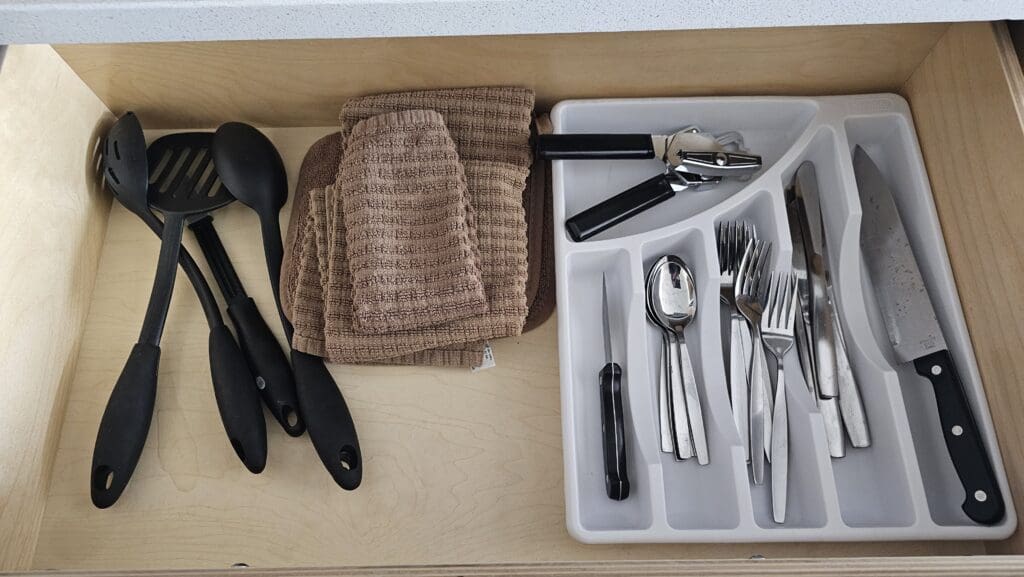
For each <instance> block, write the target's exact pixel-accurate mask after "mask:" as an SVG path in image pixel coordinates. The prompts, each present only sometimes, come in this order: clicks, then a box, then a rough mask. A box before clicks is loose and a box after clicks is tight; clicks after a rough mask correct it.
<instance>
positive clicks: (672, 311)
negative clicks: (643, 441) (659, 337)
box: [646, 255, 710, 465]
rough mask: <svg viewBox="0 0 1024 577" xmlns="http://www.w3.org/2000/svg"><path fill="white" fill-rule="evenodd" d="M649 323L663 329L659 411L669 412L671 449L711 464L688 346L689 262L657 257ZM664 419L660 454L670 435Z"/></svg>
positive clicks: (692, 309) (691, 310) (692, 295)
mask: <svg viewBox="0 0 1024 577" xmlns="http://www.w3.org/2000/svg"><path fill="white" fill-rule="evenodd" d="M646 288H647V312H648V319H649V320H651V321H652V322H653V323H654V324H655V325H656V326H658V327H659V328H661V329H662V332H663V335H664V340H663V344H664V347H663V351H664V352H667V353H668V354H667V355H665V356H667V357H668V358H669V359H670V360H669V363H668V367H667V368H668V369H669V378H668V379H667V380H668V384H669V386H668V390H667V394H665V392H664V390H663V389H662V390H659V403H660V406H659V413H661V414H664V411H665V409H664V407H667V409H668V416H669V419H668V423H669V425H670V427H671V429H672V435H671V438H672V440H673V443H674V444H673V451H674V453H675V455H676V457H677V458H678V459H680V460H683V459H688V458H691V457H693V456H696V457H697V462H698V463H700V464H701V465H707V464H708V463H709V462H710V454H709V451H708V440H707V431H706V429H705V426H704V411H703V408H702V407H701V400H700V393H699V391H698V385H697V378H696V375H695V373H694V370H693V362H692V360H691V358H690V352H689V348H688V347H687V346H686V333H685V329H686V327H687V326H688V325H689V324H690V323H691V322H692V321H693V319H694V318H695V317H696V315H697V288H696V285H695V284H694V280H693V275H692V273H691V272H690V269H689V268H688V267H687V265H686V263H685V262H683V260H682V259H681V258H679V257H678V256H675V255H666V256H663V257H661V258H659V259H658V260H657V261H656V262H655V263H654V266H652V267H651V271H650V272H649V274H648V275H647V287H646ZM664 425H665V420H664V419H662V422H661V426H662V431H661V438H662V450H665V449H666V448H667V447H666V444H665V440H666V437H667V435H666V434H665V430H664Z"/></svg>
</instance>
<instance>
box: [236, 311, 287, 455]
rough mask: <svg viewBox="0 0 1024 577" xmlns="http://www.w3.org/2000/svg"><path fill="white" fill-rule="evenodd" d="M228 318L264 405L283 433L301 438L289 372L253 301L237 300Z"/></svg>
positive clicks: (278, 345) (285, 358)
mask: <svg viewBox="0 0 1024 577" xmlns="http://www.w3.org/2000/svg"><path fill="white" fill-rule="evenodd" d="M228 316H229V317H231V324H233V325H234V326H235V332H236V333H238V342H239V345H240V346H241V347H242V350H243V351H245V356H246V358H247V359H248V361H249V366H250V367H251V368H252V372H253V376H254V377H255V378H256V381H255V382H256V388H257V389H258V390H259V393H260V395H261V396H262V397H263V402H264V404H266V406H267V408H268V409H270V413H271V414H272V415H274V419H275V420H276V421H277V422H278V424H280V425H281V428H282V429H284V430H285V432H286V433H288V434H289V435H291V436H292V437H299V436H302V434H303V433H304V432H305V431H306V423H305V422H304V420H303V419H302V417H301V415H300V414H299V411H298V406H299V399H298V396H297V393H296V391H295V378H294V376H293V374H292V368H291V366H290V365H289V364H288V357H287V356H285V354H284V351H283V350H281V344H280V343H279V342H278V340H277V337H276V336H274V333H273V331H271V330H270V327H269V326H267V322H266V321H265V320H264V319H263V316H262V315H261V314H260V311H259V309H258V308H256V303H255V301H253V300H252V299H251V298H249V297H247V296H241V297H239V298H236V299H235V300H233V301H231V302H230V303H229V304H228ZM260 385H262V386H260Z"/></svg>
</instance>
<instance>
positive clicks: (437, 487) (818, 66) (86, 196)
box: [0, 23, 1024, 575]
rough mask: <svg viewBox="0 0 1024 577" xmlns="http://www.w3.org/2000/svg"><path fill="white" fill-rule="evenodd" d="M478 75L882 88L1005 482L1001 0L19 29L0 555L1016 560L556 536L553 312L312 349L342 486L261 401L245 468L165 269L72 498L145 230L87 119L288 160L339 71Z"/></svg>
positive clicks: (864, 565) (1007, 331)
mask: <svg viewBox="0 0 1024 577" xmlns="http://www.w3.org/2000/svg"><path fill="white" fill-rule="evenodd" d="M481 84H521V85H526V86H531V87H533V88H535V89H536V91H537V95H538V101H539V103H540V105H541V106H542V107H549V106H550V105H551V104H553V103H554V102H556V101H558V100H561V99H563V98H569V97H574V98H582V97H595V96H665V95H691V94H701V95H716V94H723V95H724V94H833V93H834V94H840V93H858V92H881V91H892V92H899V93H901V94H902V95H903V96H905V97H906V98H907V100H908V101H909V102H910V104H911V108H912V110H913V113H914V120H915V123H916V126H917V129H918V132H919V138H920V142H921V147H922V149H923V151H924V155H925V160H926V163H927V167H928V170H929V174H930V177H931V181H932V188H933V191H934V194H935V196H936V204H937V206H938V210H939V214H940V219H941V223H942V227H943V230H944V233H945V236H946V242H947V248H948V251H949V255H950V259H951V261H952V265H953V268H954V272H955V276H956V279H957V285H958V288H959V292H960V295H961V298H962V300H963V308H964V312H965V314H966V317H967V321H968V325H969V328H970V330H971V335H972V340H973V343H974V346H975V353H976V355H977V358H978V363H979V366H980V369H981V374H982V378H983V380H984V383H985V388H986V391H987V395H988V398H989V402H990V408H991V411H992V415H993V419H994V421H995V423H996V426H997V430H998V434H999V439H1000V447H1001V450H1002V455H1003V460H1004V462H1005V464H1006V467H1007V472H1008V475H1009V477H1010V482H1011V490H1015V492H1014V497H1015V498H1016V499H1017V501H1016V503H1017V506H1018V507H1020V506H1021V505H1022V501H1021V500H1020V499H1021V498H1022V496H1024V489H1021V486H1022V485H1021V481H1022V480H1024V450H1022V449H1021V446H1022V443H1021V440H1022V439H1021V437H1022V435H1024V424H1022V423H1021V421H1020V419H1019V415H1021V414H1024V392H1022V389H1021V388H1020V387H1019V386H1018V383H1020V382H1021V381H1022V380H1024V355H1021V354H1020V352H1019V347H1020V344H1021V343H1024V312H1021V311H1020V310H1019V309H1017V308H1011V307H1008V306H1007V305H1006V303H1008V302H1011V301H1012V299H1013V298H1014V297H1015V296H1016V295H1020V294H1024V236H1022V235H1019V234H1016V226H1017V225H1018V223H1020V222H1024V205H1022V203H1021V202H1020V193H1019V190H1020V188H1019V183H1020V182H1021V181H1022V179H1024V168H1022V164H1021V162H1020V159H1022V158H1024V123H1022V117H1021V110H1020V108H1021V106H1022V105H1024V100H1022V98H1024V74H1022V72H1021V67H1020V64H1019V63H1018V61H1017V59H1016V56H1015V54H1014V52H1013V47H1012V45H1011V43H1010V40H1009V35H1008V33H1007V31H1006V27H1005V26H1004V25H1003V24H1000V23H997V24H952V25H947V24H935V25H931V24H928V25H898V26H864V27H833V28H809V29H805V28H799V29H771V30H738V31H706V32H705V31H700V32H652V33H615V34H585V35H551V36H519V37H515V36H506V37H462V38H418V39H370V40H338V41H334V40H324V41H280V42H271V41H261V42H227V43H195V44H126V45H94V46H93V45H90V46H85V45H83V46H58V47H54V48H51V47H47V46H14V47H11V48H10V49H9V50H8V52H7V56H6V61H5V62H4V64H3V68H2V69H0V135H2V137H3V138H2V139H0V175H2V176H3V178H2V180H0V191H2V195H3V198H4V199H5V201H6V203H5V205H6V210H4V211H3V212H2V213H0V225H2V226H0V230H2V231H3V237H2V238H3V244H2V246H3V249H2V250H0V277H2V278H3V279H4V282H3V285H2V286H3V289H2V290H0V338H2V343H3V346H2V347H0V371H2V373H3V374H4V376H5V377H6V379H5V385H4V386H3V387H0V460H2V461H0V569H7V570H49V569H56V570H62V571H64V570H90V571H113V570H134V571H138V570H142V569H152V570H182V569H202V570H207V571H209V572H211V574H213V573H216V572H219V571H221V570H227V569H228V568H229V567H230V566H231V565H232V564H235V563H245V564H248V565H250V566H252V567H254V568H257V569H251V570H249V571H247V573H253V574H255V573H258V572H261V571H260V570H262V569H266V568H275V567H277V568H286V569H285V570H283V571H282V572H287V573H291V572H293V571H295V570H297V569H298V568H310V569H307V570H305V571H304V573H305V574H310V575H313V574H316V575H321V574H322V575H327V574H362V573H367V572H370V569H367V567H368V566H374V567H375V568H374V569H373V570H372V572H374V573H375V574H382V575H484V574H486V575H493V574H504V573H522V574H550V573H557V574H621V575H626V574H708V573H712V572H722V573H748V574H762V573H765V572H770V571H777V572H781V573H786V574H810V573H819V572H825V571H827V572H830V573H835V574H844V573H855V572H856V573H858V574H867V573H880V574H901V573H916V572H924V573H931V574H934V573H942V572H950V573H954V572H955V573H965V572H972V573H977V574H997V573H1007V574H1020V573H1021V572H1024V538H1021V537H1020V532H1018V534H1017V535H1015V536H1014V537H1012V538H1011V539H1009V540H1007V541H1005V542H1000V543H982V542H930V543H915V542H896V543H824V544H823V543H818V544H809V543H802V544H785V543H776V544H764V545H748V544H739V545H737V544H703V545H630V546H586V545H582V544H580V543H577V542H575V541H573V540H572V539H571V538H570V537H569V535H568V533H567V531H566V529H565V521H564V508H563V489H562V455H561V439H560V430H561V429H560V423H559V409H558V407H559V402H558V361H557V357H558V355H557V345H556V321H555V320H554V319H552V320H550V321H549V322H548V323H547V324H546V325H544V326H542V327H541V328H539V329H537V330H536V331H533V332H530V333H527V334H526V335H523V336H522V337H521V338H516V339H506V340H503V341H499V342H497V343H495V354H496V358H497V362H498V367H497V368H495V369H491V370H488V371H485V372H482V373H477V374H470V373H469V372H467V371H459V370H441V369H426V368H383V367H354V366H336V367H333V368H332V372H333V374H334V376H335V378H336V380H337V381H338V383H339V384H340V385H341V387H342V388H343V390H344V393H345V396H346V398H347V399H348V401H349V404H350V407H351V409H352V412H353V415H354V418H355V420H356V423H357V426H358V427H359V433H360V440H361V443H362V445H363V451H364V454H365V459H366V461H365V477H364V481H363V486H362V487H361V488H360V489H358V490H357V491H355V492H352V493H346V492H343V491H341V490H339V489H338V488H337V487H336V486H335V485H334V484H333V482H332V481H331V479H330V478H329V476H328V475H327V474H326V473H325V472H324V471H323V469H322V466H321V465H320V463H319V461H318V459H317V457H316V455H315V453H314V451H313V449H312V446H311V445H310V444H309V443H308V440H306V439H305V438H303V439H291V438H289V437H287V436H285V435H284V433H283V432H282V431H280V430H279V429H278V428H276V427H268V431H269V434H270V439H269V442H270V459H269V461H268V466H267V470H266V471H265V472H264V473H263V474H262V475H259V476H253V475H250V474H249V473H247V472H246V471H245V470H244V468H243V467H241V466H239V464H238V463H237V460H236V459H235V457H234V455H233V453H232V450H231V447H230V446H229V445H228V443H227V442H225V438H224V434H223V430H222V428H221V424H220V421H219V417H218V415H217V410H216V405H215V403H214V399H213V392H212V389H211V387H210V385H209V374H208V364H207V362H206V354H207V353H206V326H205V323H204V322H203V320H202V314H201V311H200V307H199V304H198V302H197V300H196V299H195V297H194V295H193V294H192V293H191V292H190V291H187V290H178V291H177V293H176V295H175V297H174V302H173V303H172V309H171V313H170V318H169V320H168V325H167V333H166V335H165V339H164V356H163V359H162V363H161V380H160V385H159V387H160V389H159V395H158V400H157V414H156V415H155V419H154V422H153V426H152V428H151V432H150V435H149V438H148V441H147V446H146V450H145V452H144V454H143V457H142V461H141V462H140V464H139V467H138V469H137V470H136V472H135V475H134V478H133V481H132V483H131V484H130V485H129V488H128V490H127V491H126V492H125V495H124V496H123V497H122V498H121V500H120V501H119V502H118V504H117V505H116V506H114V507H113V508H111V509H108V510H103V511H100V510H97V509H94V508H93V507H92V505H91V503H90V501H89V497H88V482H87V478H88V468H89V460H90V457H91V451H92V446H93V441H94V438H95V432H96V427H97V424H98V422H99V418H100V415H101V414H102V411H103V407H104V405H105V403H106V399H107V396H108V395H109V391H110V387H111V386H112V385H113V382H114V381H115V380H116V376H117V374H118V372H119V371H120V368H121V365H122V362H123V359H124V355H125V353H126V352H127V350H128V348H129V347H130V345H131V343H132V342H134V339H135V336H136V331H137V329H138V324H139V322H140V319H141V318H142V314H143V310H144V308H145V304H146V299H147V298H148V293H149V288H150V285H151V283H152V274H153V270H154V267H155V263H156V258H155V257H156V252H157V244H158V242H157V239H156V238H155V237H153V236H152V234H151V233H149V232H148V231H146V230H145V228H144V227H143V226H142V225H141V224H140V223H139V222H138V221H137V219H136V218H135V217H134V216H133V215H131V214H129V213H128V212H127V211H125V210H124V209H123V208H122V207H120V206H119V205H117V204H114V205H113V206H111V202H110V197H109V195H108V194H107V193H106V192H104V191H101V190H99V188H98V185H97V179H96V177H95V172H96V158H95V150H96V144H97V141H98V138H99V137H100V136H101V135H102V134H103V133H104V131H105V129H106V127H108V126H109V124H110V122H111V121H112V119H113V114H112V113H111V111H113V113H117V114H119V113H121V112H123V111H125V110H128V109H133V110H135V111H137V112H138V113H139V114H140V116H141V118H142V119H143V121H144V122H145V123H146V125H147V126H148V127H150V128H186V127H212V126H215V125H217V124H219V123H220V122H223V121H226V120H245V121H249V122H253V123H255V124H257V125H260V126H265V127H269V128H268V129H267V132H268V134H269V135H270V136H271V138H272V139H273V140H274V141H275V142H276V144H277V145H278V147H279V148H280V149H281V151H282V154H283V155H284V157H285V160H286V164H287V166H288V169H289V177H290V178H291V179H292V182H293V183H294V178H295V176H296V173H297V170H298V166H299V163H300V162H301V159H302V156H303V154H304V153H305V150H306V149H307V148H308V146H309V144H311V143H312V142H313V141H314V140H315V139H316V138H317V137H319V136H321V135H324V134H327V133H328V132H330V131H331V130H332V129H331V126H333V125H334V123H335V118H336V114H337V112H338V110H339V109H340V106H341V104H342V103H343V102H344V100H345V99H346V98H347V97H349V96H352V95H356V94H367V93H374V92H379V91H388V90H399V89H412V88H428V87H439V86H469V85H481ZM287 210H288V208H287V207H286V211H287ZM217 219H218V223H220V224H222V226H221V232H222V235H223V236H224V237H225V244H226V245H227V248H228V250H229V251H230V252H231V253H232V257H233V259H234V261H235V265H236V267H237V268H238V271H239V274H240V276H241V277H242V280H243V282H244V283H245V284H246V286H247V288H248V290H249V292H250V294H252V296H253V297H254V298H255V299H256V300H257V302H258V304H259V305H260V307H261V309H262V310H264V311H265V312H267V311H271V310H272V309H273V304H272V297H271V294H270V288H269V286H268V283H267V282H266V279H265V272H264V268H263V264H262V263H263V256H262V247H261V246H260V242H259V233H258V224H257V221H256V218H255V216H253V215H252V214H251V213H250V212H248V211H247V210H245V209H243V208H242V207H240V206H232V207H230V208H229V209H227V210H225V211H224V213H223V215H221V214H220V213H218V216H217ZM179 286H186V285H185V283H184V282H182V283H181V284H180V285H179ZM282 338H283V337H282ZM695 498H699V496H695ZM751 556H763V557H767V560H758V561H751V560H748V559H749V558H750V557H751ZM317 567H319V568H330V567H335V568H337V569H312V568H317ZM232 574H237V573H236V572H232Z"/></svg>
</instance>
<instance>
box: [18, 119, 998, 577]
mask: <svg viewBox="0 0 1024 577" xmlns="http://www.w3.org/2000/svg"><path fill="white" fill-rule="evenodd" d="M142 120H143V122H146V121H147V119H146V118H145V117H143V118H142ZM330 130H331V129H328V128H323V129H271V130H268V131H267V132H268V134H269V135H270V137H271V138H272V139H273V140H274V141H275V142H276V144H277V145H278V147H279V148H280V149H281V151H282V154H283V156H284V158H285V162H286V165H287V166H288V169H289V175H290V176H291V177H293V178H294V176H295V174H296V171H297V167H298V164H299V162H300V160H301V157H302V154H303V153H304V152H305V150H306V149H307V148H308V146H309V145H310V144H311V143H312V142H313V141H314V140H315V139H316V138H317V137H319V136H320V135H323V134H326V133H327V132H328V131H330ZM289 208H290V207H286V208H285V211H286V212H287V210H289ZM216 225H217V226H218V229H219V231H220V233H221V235H222V236H223V238H224V242H225V245H226V246H227V249H228V251H229V253H230V254H231V256H232V259H233V261H234V263H235V266H236V268H237V269H238V272H239V275H240V276H241V278H242V280H243V282H244V284H245V286H246V289H247V290H248V291H249V293H250V294H251V295H253V297H254V298H255V299H256V301H257V303H258V305H259V307H260V309H261V310H262V311H263V313H264V316H265V318H267V319H268V321H272V320H273V318H274V317H273V310H274V309H273V301H272V298H271V295H270V289H269V284H268V282H267V279H266V271H265V267H264V264H263V252H262V247H261V243H260V236H259V228H258V224H257V219H256V217H255V216H254V215H253V214H252V213H251V212H250V211H249V210H248V209H245V208H244V207H242V206H240V205H237V204H236V205H233V206H230V207H228V208H227V209H225V210H224V211H222V212H219V213H217V215H216ZM157 249H158V247H157V240H156V238H155V237H153V235H152V234H151V233H149V232H148V231H147V230H146V229H145V228H144V227H143V226H142V225H141V224H140V223H139V222H137V221H136V219H135V217H134V216H132V215H131V214H129V213H128V212H127V211H125V210H124V209H122V208H121V207H120V206H119V205H116V206H114V208H113V210H112V211H111V217H110V225H109V229H108V234H107V237H106V242H105V245H104V250H103V257H102V259H101V261H100V265H99V272H98V274H97V287H96V291H95V293H94V298H93V305H92V312H91V314H90V315H89V319H88V323H87V325H86V328H85V335H84V341H83V344H82V348H81V354H80V357H79V362H78V370H77V371H76V374H75V378H74V382H73V387H72V389H71V396H70V399H69V401H68V407H67V412H66V419H65V424H64V432H63V435H62V437H61V442H60V448H59V451H58V456H57V461H56V465H55V469H54V470H55V474H54V480H53V483H52V485H51V489H50V497H49V504H48V506H47V509H46V516H45V518H44V522H43V527H42V531H41V534H40V538H39V545H38V547H37V551H36V556H35V560H34V562H33V566H34V567H35V568H37V569H51V568H55V569H92V570H99V569H168V568H207V569H214V568H227V567H229V566H230V565H232V564H233V563H238V562H244V563H248V564H249V565H252V566H254V567H264V568H267V567H312V566H320V567H325V566H366V565H425V564H453V563H458V564H464V563H514V562H522V561H533V562H537V561H574V560H576V561H595V560H628V559H687V558H690V559H693V558H743V559H745V558H747V557H749V556H751V555H755V554H762V555H765V556H768V557H770V558H779V557H822V556H837V555H838V556H851V557H859V556H878V555H925V556H926V555H957V554H959V555H967V554H977V553H981V552H983V547H982V545H981V544H980V543H962V542H950V543H874V544H856V543H843V544H823V543H818V544H808V543H803V544H772V545H735V544H732V545H629V546H586V545H582V544H580V543H577V542H576V541H574V540H573V539H572V538H571V537H570V536H569V534H568V533H567V532H566V529H565V519H564V515H565V512H564V504H563V502H564V493H563V486H562V471H563V465H562V451H561V425H560V415H559V380H558V354H557V353H558V351H557V349H558V347H557V335H556V321H555V320H554V319H552V320H551V321H549V322H548V323H547V324H545V325H544V326H542V327H540V328H538V329H537V330H535V331H533V332H531V333H527V334H526V335H523V336H522V337H520V338H515V339H503V340H499V341H496V342H495V343H494V345H495V356H496V359H497V363H498V366H497V368H494V369H490V370H488V371H484V372H481V373H476V374H472V373H470V372H468V371H465V370H446V369H429V368H394V367H392V368H388V367H355V366H334V367H332V373H333V374H334V376H335V378H336V379H337V382H338V383H339V384H340V385H341V387H342V390H343V392H344V394H345V396H346V398H347V400H348V402H349V404H350V407H351V410H352V414H353V417H354V418H355V421H356V424H357V426H358V427H359V435H360V442H361V444H362V449H363V452H364V455H365V459H366V461H365V477H364V479H363V485H362V487H360V488H359V490H357V491H355V492H351V493H347V492H344V491H341V490H339V489H338V488H337V486H335V485H334V484H333V482H332V481H331V480H330V478H329V477H328V475H327V474H326V473H325V472H324V471H323V470H322V467H321V465H320V463H319V461H318V459H317V457H316V455H315V453H314V452H313V448H312V446H311V445H310V444H309V441H308V439H307V438H302V439H292V438H289V437H286V436H285V435H284V434H283V432H281V431H280V430H279V429H278V428H277V427H270V428H269V431H270V433H271V435H270V439H269V441H270V457H269V461H268V465H267V469H266V471H265V472H264V473H263V474H262V475H259V476H253V475H251V474H249V473H247V472H246V471H245V470H244V469H243V468H242V466H241V465H240V464H239V463H238V462H237V459H236V458H235V457H234V455H233V453H232V450H231V448H230V446H229V445H228V442H227V440H226V438H225V435H224V432H223V429H222V427H221V424H220V421H219V418H218V416H217V409H216V405H215V403H214V398H213V393H212V390H211V388H210V382H209V372H208V363H207V358H206V331H207V329H206V326H205V323H204V320H203V316H202V313H201V311H200V308H199V304H198V302H197V300H196V298H195V296H194V295H193V294H192V293H191V292H190V291H189V290H187V289H185V288H184V287H187V285H186V284H185V281H184V279H183V278H181V279H179V282H180V283H181V284H180V285H179V286H180V287H183V288H182V289H181V290H176V291H175V295H174V301H173V303H172V306H171V311H170V317H169V318H168V323H167V331H166V334H165V337H164V345H163V350H164V353H163V358H162V359H161V367H160V384H159V394H158V398H157V414H156V416H155V418H154V422H153V428H152V430H151V431H150V435H149V439H148V441H147V445H146V449H145V452H144V453H143V455H142V460H141V462H140V463H139V466H138V469H137V470H136V472H135V475H134V477H133V479H132V482H131V484H130V485H129V487H128V489H127V491H126V492H125V494H124V495H123V496H122V497H121V500H120V501H119V502H118V503H117V504H116V505H115V506H114V507H112V508H111V509H108V510H105V511H99V510H96V509H95V508H93V506H92V505H91V504H90V502H89V496H88V478H87V475H88V469H89V467H88V464H89V458H90V454H91V451H92V444H93V440H94V438H95V433H96V427H97V425H98V422H99V419H100V416H101V414H102V411H103V407H104V404H105V402H106V399H107V396H108V395H109V392H110V388H111V386H112V384H113V382H114V380H115V379H116V377H117V372H118V370H119V368H120V366H121V364H122V361H123V358H124V355H125V354H126V353H127V351H128V348H129V347H130V345H131V343H132V342H134V339H135V336H136V331H137V330H138V326H139V323H140V321H141V318H142V316H143V312H144V308H145V304H146V299H147V298H148V293H149V288H150V284H151V282H152V274H153V271H154V267H155V261H156V254H157ZM271 324H272V325H274V327H275V330H276V331H277V332H278V334H279V335H280V331H279V327H277V326H276V323H273V322H271Z"/></svg>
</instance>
